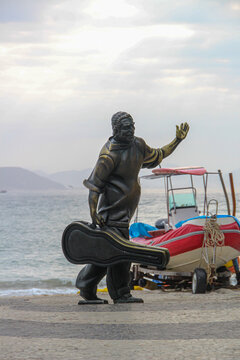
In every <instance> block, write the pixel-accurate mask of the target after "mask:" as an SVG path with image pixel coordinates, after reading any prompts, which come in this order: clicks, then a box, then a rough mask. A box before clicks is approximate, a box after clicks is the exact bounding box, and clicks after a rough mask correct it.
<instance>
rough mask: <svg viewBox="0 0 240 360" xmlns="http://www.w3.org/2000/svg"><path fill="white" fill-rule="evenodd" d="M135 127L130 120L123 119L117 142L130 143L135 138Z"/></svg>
mask: <svg viewBox="0 0 240 360" xmlns="http://www.w3.org/2000/svg"><path fill="white" fill-rule="evenodd" d="M134 131H135V126H134V122H133V121H132V119H130V118H126V119H123V120H122V121H121V124H120V126H119V129H118V132H117V134H116V136H115V138H116V140H118V141H120V142H123V143H130V142H131V141H132V140H133V138H134Z"/></svg>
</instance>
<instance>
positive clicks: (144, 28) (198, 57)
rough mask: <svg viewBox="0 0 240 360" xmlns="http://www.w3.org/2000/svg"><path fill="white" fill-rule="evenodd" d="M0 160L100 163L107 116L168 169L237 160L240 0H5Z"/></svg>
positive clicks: (226, 166) (26, 164) (0, 28)
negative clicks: (166, 149) (161, 150)
mask: <svg viewBox="0 0 240 360" xmlns="http://www.w3.org/2000/svg"><path fill="white" fill-rule="evenodd" d="M0 110H1V111H0V114H1V115H0V125H1V131H0V152H1V156H0V166H20V167H23V168H26V169H29V170H42V171H44V172H47V173H54V172H58V171H65V170H82V169H85V168H90V167H93V166H94V164H95V162H96V159H97V156H98V154H99V151H100V149H101V147H102V146H103V144H104V143H105V142H106V140H107V139H108V138H109V136H111V133H112V130H111V116H112V115H113V114H114V113H115V112H117V111H126V112H128V113H130V114H131V115H132V116H133V118H134V121H135V126H136V136H139V137H142V138H144V139H145V141H146V142H147V144H148V145H150V146H152V147H161V146H164V145H166V144H168V143H169V142H170V141H172V140H173V139H174V137H175V132H176V125H177V124H178V125H179V124H180V123H182V122H185V121H187V122H188V123H189V125H190V131H189V134H188V136H187V138H186V139H185V140H184V141H183V142H182V143H181V144H180V145H179V147H178V148H177V149H176V150H175V152H174V153H173V154H172V155H171V156H170V157H169V158H167V159H165V160H164V161H163V162H162V166H163V167H166V166H171V164H174V165H177V166H192V165H200V166H205V167H206V168H207V169H208V170H217V169H222V171H223V172H226V171H232V170H234V169H237V168H240V161H239V157H238V156H239V153H240V141H239V137H240V0H238V1H237V0H232V1H231V0H181V1H179V0H147V1H146V0H41V1H37V0H21V1H19V0H0Z"/></svg>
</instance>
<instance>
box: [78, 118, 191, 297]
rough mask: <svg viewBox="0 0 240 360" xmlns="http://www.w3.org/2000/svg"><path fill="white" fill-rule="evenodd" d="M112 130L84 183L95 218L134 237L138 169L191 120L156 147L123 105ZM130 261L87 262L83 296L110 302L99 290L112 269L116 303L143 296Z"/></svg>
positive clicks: (150, 163) (163, 153)
mask: <svg viewBox="0 0 240 360" xmlns="http://www.w3.org/2000/svg"><path fill="white" fill-rule="evenodd" d="M112 129H113V136H112V137H110V138H109V140H108V141H107V142H106V144H105V145H104V146H103V148H102V150H101V152H100V155H99V158H98V160H97V163H96V166H95V168H94V169H93V171H92V173H91V175H90V176H89V178H88V179H87V180H84V185H85V186H86V187H87V188H88V189H89V207H90V214H91V218H92V222H93V224H95V225H99V226H100V227H103V226H107V227H108V228H111V230H113V231H115V232H116V233H118V234H120V235H122V236H124V237H125V238H126V239H129V223H130V220H131V218H132V216H133V214H134V212H135V210H136V207H137V205H138V202H139V198H140V185H139V180H138V174H139V171H140V170H141V168H154V167H156V166H157V165H159V164H160V163H161V161H162V159H164V158H166V157H167V156H168V155H170V154H171V153H172V152H173V151H174V150H175V149H176V147H177V146H178V144H180V142H181V141H182V140H183V139H184V138H185V137H186V136H187V133H188V130H189V125H188V124H187V123H184V124H181V125H180V127H178V126H177V129H176V138H175V139H174V140H173V141H172V142H171V143H170V144H168V145H166V146H164V147H162V148H158V149H153V148H151V147H149V146H148V145H147V144H146V143H145V141H144V140H143V139H142V138H138V137H135V136H134V131H135V126H134V121H133V118H132V117H131V115H130V114H128V113H126V112H122V111H119V112H117V113H116V114H114V115H113V116H112ZM130 265H131V264H130V263H129V262H124V263H119V264H116V265H113V266H109V267H106V268H105V267H101V266H96V265H92V264H88V265H86V266H85V267H84V268H83V269H82V270H81V271H80V273H79V274H78V277H77V280H76V287H77V288H79V289H80V296H81V297H82V298H83V299H84V301H80V302H79V304H80V303H95V304H99V303H107V301H106V300H102V299H99V298H98V297H97V295H96V291H97V285H98V283H99V282H100V280H101V279H102V278H103V277H104V276H105V275H107V277H106V280H107V287H108V292H109V295H110V297H111V298H112V299H113V302H114V303H135V302H138V303H139V302H143V300H142V299H140V298H135V297H133V296H132V295H131V294H130V288H129V281H130Z"/></svg>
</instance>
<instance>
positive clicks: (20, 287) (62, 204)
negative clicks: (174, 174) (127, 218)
mask: <svg viewBox="0 0 240 360" xmlns="http://www.w3.org/2000/svg"><path fill="white" fill-rule="evenodd" d="M202 195H203V194H202ZM202 195H201V194H200V197H201V196H202ZM236 197H237V204H238V203H239V200H240V193H237V194H236ZM208 198H209V199H210V198H213V199H217V200H218V213H219V214H220V213H221V214H226V213H227V207H226V202H225V200H224V196H223V194H221V193H220V192H216V193H211V194H210V196H209V197H208ZM199 203H200V205H201V204H202V200H199ZM230 205H231V202H230ZM231 206H232V205H231ZM236 216H237V217H240V213H239V210H238V209H237V213H236ZM159 218H166V199H165V194H164V191H161V190H159V189H142V195H141V200H140V204H139V208H138V213H137V220H138V221H141V222H145V223H148V224H151V225H154V223H155V221H156V220H157V219H159ZM75 220H85V221H90V215H89V207H88V192H87V190H85V189H66V190H58V191H52V192H44V193H41V192H14V191H12V192H11V191H9V192H7V193H1V194H0V296H1V297H4V296H11V297H12V296H30V295H48V294H71V293H73V294H74V293H77V289H76V288H75V279H76V277H77V274H78V272H79V271H80V269H81V268H82V266H83V265H74V264H71V263H70V262H68V261H67V259H66V258H65V257H64V255H63V252H62V248H61V238H62V233H63V231H64V229H65V227H66V226H67V225H68V224H70V223H71V222H72V221H75ZM133 221H134V219H133ZM104 286H105V279H103V280H102V282H101V283H100V287H104Z"/></svg>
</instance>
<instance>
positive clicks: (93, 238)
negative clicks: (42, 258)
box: [62, 221, 170, 269]
mask: <svg viewBox="0 0 240 360" xmlns="http://www.w3.org/2000/svg"><path fill="white" fill-rule="evenodd" d="M62 249H63V253H64V255H65V257H66V258H67V260H68V261H70V262H71V263H73V264H95V265H99V266H111V265H113V264H117V263H120V262H123V261H130V262H134V263H138V264H142V265H151V266H156V267H157V268H158V269H165V267H166V265H167V263H168V261H169V257H170V256H169V252H168V250H167V249H164V248H154V247H152V246H147V245H146V246H145V245H141V244H136V243H134V242H131V241H129V240H126V239H125V238H124V237H122V236H120V235H118V234H117V233H115V232H113V231H112V230H110V229H108V228H104V229H103V228H102V229H100V228H93V226H92V225H91V224H89V223H87V222H84V221H76V222H73V223H71V224H70V225H68V226H67V227H66V229H65V230H64V232H63V236H62Z"/></svg>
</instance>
